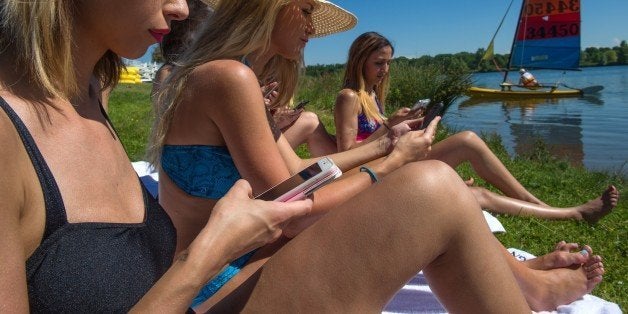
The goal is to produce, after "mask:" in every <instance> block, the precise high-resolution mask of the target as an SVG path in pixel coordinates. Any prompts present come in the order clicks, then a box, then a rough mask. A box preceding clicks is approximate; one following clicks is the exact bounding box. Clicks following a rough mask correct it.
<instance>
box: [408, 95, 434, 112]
mask: <svg viewBox="0 0 628 314" xmlns="http://www.w3.org/2000/svg"><path fill="white" fill-rule="evenodd" d="M430 102H431V100H430V99H429V98H426V99H419V100H417V102H415V103H414V106H412V109H410V111H416V110H419V109H420V108H424V109H425V108H426V107H427V105H429V104H430Z"/></svg>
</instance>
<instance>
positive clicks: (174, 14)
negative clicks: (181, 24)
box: [163, 0, 190, 21]
mask: <svg viewBox="0 0 628 314" xmlns="http://www.w3.org/2000/svg"><path fill="white" fill-rule="evenodd" d="M163 11H164V16H166V18H167V19H169V20H176V21H182V20H185V19H186V18H187V17H188V14H190V10H189V9H188V3H187V1H185V0H168V1H167V3H166V4H165V5H164V9H163Z"/></svg>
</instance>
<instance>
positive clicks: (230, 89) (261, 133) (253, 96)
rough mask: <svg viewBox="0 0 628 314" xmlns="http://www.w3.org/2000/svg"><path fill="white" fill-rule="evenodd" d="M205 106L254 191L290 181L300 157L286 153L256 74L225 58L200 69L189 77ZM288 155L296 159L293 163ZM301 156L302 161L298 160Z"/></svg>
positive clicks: (292, 159) (197, 95)
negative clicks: (270, 119)
mask: <svg viewBox="0 0 628 314" xmlns="http://www.w3.org/2000/svg"><path fill="white" fill-rule="evenodd" d="M188 82H190V83H191V84H192V85H191V86H190V87H192V88H191V90H193V91H194V94H195V97H193V98H196V99H197V100H199V103H202V102H205V104H206V106H204V108H206V114H207V115H208V117H209V118H210V119H211V121H213V123H214V124H215V125H216V127H217V128H218V130H219V132H220V135H221V136H222V138H223V140H224V142H225V144H226V146H227V147H228V149H229V153H230V154H231V156H232V158H233V160H234V162H235V165H236V167H237V168H238V171H239V172H240V175H241V176H242V177H243V178H244V179H247V180H248V181H249V182H250V183H251V186H252V187H253V192H254V193H259V192H262V191H263V190H265V189H266V188H268V187H270V186H272V185H274V184H277V183H279V182H281V181H283V180H284V179H286V178H288V177H289V175H290V172H289V170H288V169H290V168H292V167H295V166H296V165H289V164H287V162H290V163H292V162H294V161H295V160H296V159H294V158H295V157H296V154H295V153H294V151H292V150H291V149H290V151H291V152H292V155H289V154H288V153H287V152H283V151H281V152H280V146H279V145H278V144H277V143H276V142H275V140H274V137H273V135H272V131H271V129H270V125H269V123H268V119H267V116H266V107H265V105H264V100H263V95H262V92H261V89H260V86H259V83H258V81H257V78H256V76H255V74H254V73H253V72H252V71H251V70H250V69H249V68H248V67H246V66H244V65H242V64H241V63H239V62H237V61H231V60H220V61H212V62H210V63H209V64H206V65H203V66H201V67H200V68H198V71H196V70H195V72H193V73H192V75H191V76H190V78H189V79H188ZM282 155H287V156H292V158H290V159H284V158H282ZM296 158H298V157H296Z"/></svg>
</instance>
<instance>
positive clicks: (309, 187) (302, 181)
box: [255, 157, 342, 202]
mask: <svg viewBox="0 0 628 314" xmlns="http://www.w3.org/2000/svg"><path fill="white" fill-rule="evenodd" d="M341 175H342V171H341V170H340V169H339V168H338V166H336V164H334V162H333V161H332V160H331V159H329V158H328V157H325V158H321V159H319V160H318V162H316V163H314V164H312V165H311V166H309V167H307V168H305V169H303V170H301V171H299V173H297V174H295V175H293V176H292V177H290V178H288V179H287V180H285V181H283V182H281V183H279V184H277V185H275V186H274V187H272V188H270V189H268V190H267V191H265V192H263V193H262V194H260V195H258V196H256V197H255V198H256V199H261V200H265V201H278V202H291V201H298V200H302V199H305V198H306V197H308V196H309V195H311V194H312V193H314V191H316V190H317V189H318V188H320V187H322V186H323V185H325V184H327V183H329V182H331V181H333V180H334V179H336V178H338V177H340V176H341Z"/></svg>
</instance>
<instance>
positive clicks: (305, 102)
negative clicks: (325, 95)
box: [294, 100, 310, 110]
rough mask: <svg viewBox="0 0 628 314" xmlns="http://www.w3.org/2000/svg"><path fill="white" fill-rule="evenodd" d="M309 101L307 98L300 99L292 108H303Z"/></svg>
mask: <svg viewBox="0 0 628 314" xmlns="http://www.w3.org/2000/svg"><path fill="white" fill-rule="evenodd" d="M309 102H310V101H309V100H302V101H300V102H299V103H298V104H297V105H296V106H294V110H299V109H303V107H305V105H307V104H308V103H309Z"/></svg>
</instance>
